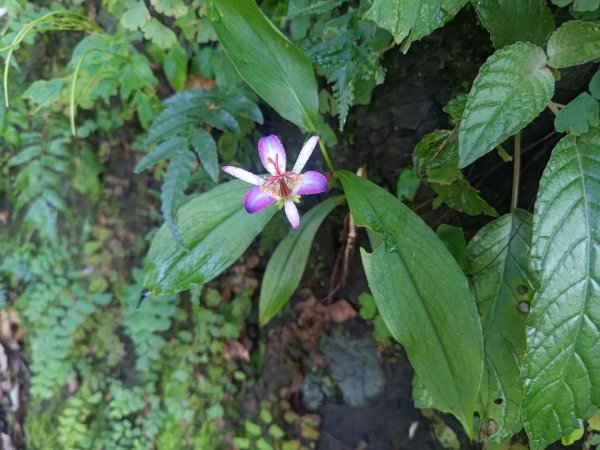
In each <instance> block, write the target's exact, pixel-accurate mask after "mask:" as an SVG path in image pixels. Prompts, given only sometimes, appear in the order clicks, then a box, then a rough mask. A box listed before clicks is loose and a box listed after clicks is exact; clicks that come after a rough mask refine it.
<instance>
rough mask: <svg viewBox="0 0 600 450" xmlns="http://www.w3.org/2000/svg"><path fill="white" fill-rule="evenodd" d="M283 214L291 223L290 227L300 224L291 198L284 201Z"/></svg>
mask: <svg viewBox="0 0 600 450" xmlns="http://www.w3.org/2000/svg"><path fill="white" fill-rule="evenodd" d="M285 215H286V216H287V218H288V220H289V221H290V223H291V224H292V228H298V227H299V226H300V215H299V214H298V208H296V205H295V204H294V202H293V201H292V200H286V201H285Z"/></svg>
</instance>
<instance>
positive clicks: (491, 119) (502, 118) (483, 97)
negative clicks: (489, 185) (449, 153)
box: [458, 42, 554, 167]
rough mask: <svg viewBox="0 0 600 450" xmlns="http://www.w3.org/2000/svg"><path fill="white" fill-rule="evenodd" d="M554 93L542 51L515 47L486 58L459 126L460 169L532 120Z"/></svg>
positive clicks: (504, 49)
mask: <svg viewBox="0 0 600 450" xmlns="http://www.w3.org/2000/svg"><path fill="white" fill-rule="evenodd" d="M553 93H554V76H553V75H552V72H550V70H549V69H548V68H547V67H546V55H545V54H544V52H543V51H542V49H541V48H539V47H536V46H535V45H532V44H526V43H522V42H518V43H516V44H513V45H509V46H507V47H504V48H503V49H501V50H498V51H497V52H496V53H494V54H493V55H492V56H490V57H489V59H488V60H487V61H486V62H485V63H484V64H483V66H481V69H480V70H479V74H478V75H477V78H475V81H474V82H473V87H472V88H471V92H470V93H469V99H468V101H467V106H466V107H465V112H464V114H463V120H462V122H461V124H460V132H459V144H458V153H459V165H460V167H465V166H467V165H469V164H471V163H472V162H473V161H475V160H476V159H477V158H479V157H480V156H483V155H485V154H486V153H488V152H489V151H490V150H492V149H493V148H494V147H496V146H497V145H499V144H501V143H502V142H503V141H505V140H506V139H507V138H509V137H510V136H512V135H513V134H515V133H517V132H518V131H519V130H521V129H522V128H523V127H524V126H525V125H527V124H528V123H529V122H531V121H532V120H533V119H535V118H536V116H537V115H538V114H539V113H540V112H541V111H542V110H543V109H544V108H545V107H546V104H547V103H548V101H549V100H550V98H551V97H552V94H553Z"/></svg>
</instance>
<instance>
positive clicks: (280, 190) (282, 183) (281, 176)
mask: <svg viewBox="0 0 600 450" xmlns="http://www.w3.org/2000/svg"><path fill="white" fill-rule="evenodd" d="M301 178H302V175H300V174H298V173H295V172H281V173H279V171H278V173H277V174H276V175H273V176H270V177H268V178H267V179H266V180H265V184H263V185H262V186H261V189H262V190H263V191H265V192H267V193H268V194H269V195H270V196H271V197H273V198H276V199H278V200H289V199H292V200H293V198H292V197H294V195H293V192H294V186H296V184H298V182H299V181H300V179H301Z"/></svg>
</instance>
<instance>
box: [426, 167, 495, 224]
mask: <svg viewBox="0 0 600 450" xmlns="http://www.w3.org/2000/svg"><path fill="white" fill-rule="evenodd" d="M429 185H430V186H431V189H433V191H434V192H435V193H436V194H437V195H438V196H437V197H436V198H435V199H434V201H433V207H434V208H438V207H439V206H440V205H441V204H442V203H445V204H446V205H448V206H449V207H450V208H452V209H455V210H457V211H460V212H464V213H465V214H469V215H471V216H478V215H480V214H485V215H486V216H492V217H496V216H497V215H498V213H497V212H496V210H495V209H494V208H493V207H492V206H490V205H489V204H488V202H486V201H485V200H484V199H483V198H481V197H480V196H479V194H478V192H477V190H476V189H475V188H474V187H473V186H471V185H470V184H469V182H468V181H467V180H465V179H464V178H462V176H461V178H459V179H457V180H454V181H453V182H452V183H451V184H441V183H430V184H429Z"/></svg>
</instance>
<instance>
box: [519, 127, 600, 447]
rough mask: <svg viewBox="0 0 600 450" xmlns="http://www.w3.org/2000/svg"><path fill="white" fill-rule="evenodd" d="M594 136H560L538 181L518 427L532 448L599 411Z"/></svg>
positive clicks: (598, 168)
mask: <svg viewBox="0 0 600 450" xmlns="http://www.w3.org/2000/svg"><path fill="white" fill-rule="evenodd" d="M599 147H600V132H599V131H598V129H595V128H594V129H591V130H590V131H589V132H588V133H587V134H584V135H581V136H573V135H569V136H566V137H565V138H563V139H562V140H561V141H560V142H559V143H558V144H557V146H556V147H555V148H554V150H553V152H552V156H551V157H550V161H549V162H548V165H547V166H546V169H545V170H544V174H543V176H542V179H541V181H540V188H539V194H538V199H537V201H536V206H535V214H534V221H533V245H532V262H533V267H534V269H535V271H536V275H537V277H538V279H539V281H540V289H539V291H538V292H537V293H536V295H535V297H534V299H533V303H532V308H531V312H530V314H529V319H528V322H527V326H528V330H527V352H526V354H525V360H524V363H523V376H524V379H525V395H524V399H523V404H522V408H523V422H524V425H525V430H526V431H527V434H528V435H529V442H530V445H531V449H532V450H539V449H543V448H545V447H546V446H547V445H548V444H549V443H551V442H553V441H555V440H557V439H559V438H560V437H561V436H568V435H569V434H570V433H571V432H572V431H573V430H575V429H576V428H579V427H580V426H581V420H582V419H586V418H589V417H591V416H592V415H593V414H594V412H595V411H596V409H598V407H599V406H600V365H598V344H599V342H600V313H599V308H598V304H599V301H600V290H599V287H598V286H600V227H598V223H600V178H599V177H598V173H600V159H599V158H598V148H599Z"/></svg>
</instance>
